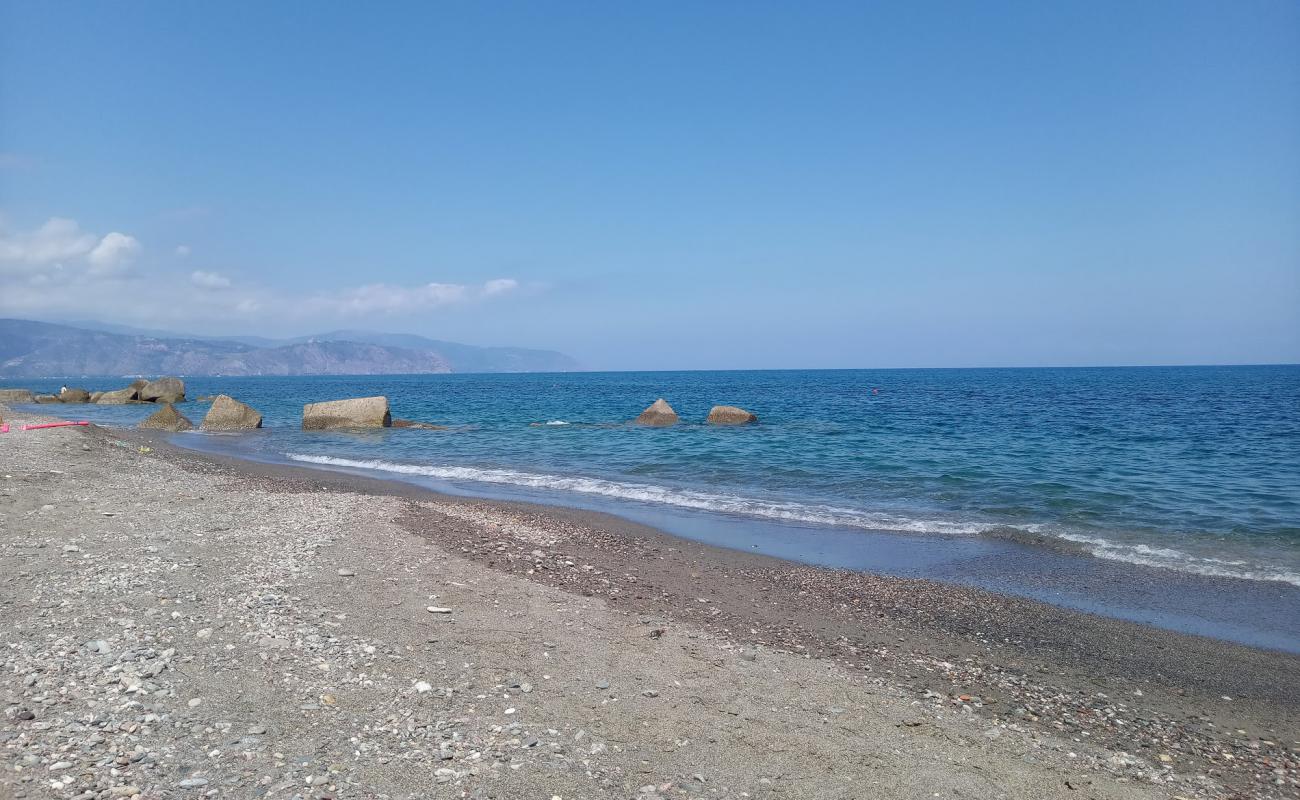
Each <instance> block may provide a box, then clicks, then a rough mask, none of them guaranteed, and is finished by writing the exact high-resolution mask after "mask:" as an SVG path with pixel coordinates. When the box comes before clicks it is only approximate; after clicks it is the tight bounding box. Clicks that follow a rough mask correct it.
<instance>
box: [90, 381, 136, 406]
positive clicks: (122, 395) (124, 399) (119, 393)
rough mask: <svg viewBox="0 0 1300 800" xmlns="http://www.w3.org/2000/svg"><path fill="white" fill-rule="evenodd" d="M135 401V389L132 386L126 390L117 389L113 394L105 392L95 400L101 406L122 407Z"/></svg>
mask: <svg viewBox="0 0 1300 800" xmlns="http://www.w3.org/2000/svg"><path fill="white" fill-rule="evenodd" d="M134 400H135V389H132V388H131V387H130V386H128V387H126V388H125V389H117V390H115V391H112V392H104V393H102V394H101V395H100V396H99V397H97V398H95V402H96V403H98V404H99V405H101V406H121V405H126V404H127V403H130V402H133V401H134Z"/></svg>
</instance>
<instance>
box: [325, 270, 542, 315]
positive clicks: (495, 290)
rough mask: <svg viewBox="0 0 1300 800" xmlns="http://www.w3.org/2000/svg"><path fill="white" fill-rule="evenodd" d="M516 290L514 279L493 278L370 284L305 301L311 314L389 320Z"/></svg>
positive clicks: (516, 284) (516, 285) (517, 282)
mask: <svg viewBox="0 0 1300 800" xmlns="http://www.w3.org/2000/svg"><path fill="white" fill-rule="evenodd" d="M518 286H519V281H517V280H515V279H514V278H495V279H493V280H490V281H487V282H486V283H484V284H483V285H481V286H466V285H465V284H461V283H426V284H424V285H422V286H394V285H392V284H388V283H371V284H367V285H365V286H358V287H355V288H352V289H344V290H343V291H339V292H333V293H327V294H319V295H316V296H315V297H313V298H311V299H310V300H308V301H307V307H308V308H309V309H310V310H312V311H317V312H326V313H334V314H339V315H343V316H365V315H368V314H382V315H386V316H392V315H397V314H410V313H414V312H417V311H424V310H427V309H430V308H438V307H440V306H447V305H452V304H456V303H465V302H470V301H472V300H476V299H479V298H487V297H492V296H495V295H500V294H503V293H505V292H509V291H511V290H513V289H516V288H518Z"/></svg>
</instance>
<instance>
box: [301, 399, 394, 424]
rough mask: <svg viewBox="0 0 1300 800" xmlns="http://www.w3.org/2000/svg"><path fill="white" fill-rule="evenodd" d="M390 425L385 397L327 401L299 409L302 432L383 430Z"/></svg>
mask: <svg viewBox="0 0 1300 800" xmlns="http://www.w3.org/2000/svg"><path fill="white" fill-rule="evenodd" d="M392 424H393V415H392V414H390V413H389V412H388V398H387V397H355V398H352V399H351V400H327V401H325V402H323V403H308V404H307V405H305V406H303V407H302V429H303V430H305V431H323V430H329V429H331V428H387V427H390V426H392Z"/></svg>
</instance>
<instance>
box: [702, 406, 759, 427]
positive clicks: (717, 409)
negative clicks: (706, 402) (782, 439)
mask: <svg viewBox="0 0 1300 800" xmlns="http://www.w3.org/2000/svg"><path fill="white" fill-rule="evenodd" d="M750 422H758V415H757V414H754V413H752V412H749V411H746V410H745V409H743V408H737V407H736V406H714V407H713V408H712V409H710V410H709V424H710V425H746V424H748V423H750Z"/></svg>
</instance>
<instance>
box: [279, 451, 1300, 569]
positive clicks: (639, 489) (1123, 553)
mask: <svg viewBox="0 0 1300 800" xmlns="http://www.w3.org/2000/svg"><path fill="white" fill-rule="evenodd" d="M286 455H287V456H288V457H289V458H290V459H292V460H294V461H301V462H305V463H308V464H321V465H325V466H335V467H348V468H351V469H367V470H376V471H380V472H391V473H396V474H399V475H419V476H423V477H429V478H439V479H442V480H451V481H477V482H481V483H495V484H506V485H510V486H524V487H528V488H535V489H551V490H555V489H558V490H560V491H567V492H576V493H579V494H588V495H598V496H601V497H613V498H619V499H622V500H636V501H640V502H643V503H657V504H660V505H668V506H675V507H678V508H690V509H697V510H701V511H715V512H721V513H725V514H736V515H739V516H750V517H760V518H763V519H774V520H781V521H785V522H801V523H810V524H814V525H836V526H841V527H850V528H860V529H863V530H875V531H903V532H907V533H922V534H937V535H978V534H981V533H986V532H988V531H992V530H996V529H999V528H1005V527H1006V526H1004V525H998V524H993V523H978V522H951V521H947V520H934V519H930V520H926V519H915V518H912V517H902V516H897V515H894V514H886V513H873V512H866V511H857V510H854V509H849V508H840V507H836V506H828V505H809V504H804V503H788V502H786V503H783V502H777V501H772V500H759V499H756V498H749V497H737V496H734V495H725V494H714V493H711V492H699V491H693V490H690V489H668V488H665V487H662V486H652V485H649V484H640V483H621V482H618V481H609V480H604V479H601V478H587V477H566V476H562V475H547V474H539V473H530V472H518V471H515V470H506V469H480V468H477V467H456V466H432V465H426V464H399V463H395V462H391V461H381V460H378V459H351V458H336V457H334V456H313V455H302V454H298V453H287V454H286ZM1020 527H1021V528H1023V529H1025V530H1029V531H1031V532H1039V533H1046V534H1049V535H1052V536H1056V537H1058V538H1061V539H1066V540H1068V541H1072V542H1077V543H1079V544H1082V545H1084V546H1085V548H1086V549H1087V550H1088V552H1089V553H1091V554H1092V555H1093V556H1096V557H1097V558H1105V559H1110V560H1112V561H1124V562H1127V563H1130V564H1138V565H1141V566H1148V567H1164V568H1166V569H1174V570H1179V571H1181V572H1192V573H1197V574H1200V575H1212V576H1217V577H1224V578H1243V579H1246V580H1256V581H1280V582H1282V583H1289V584H1291V585H1293V586H1300V573H1296V572H1293V571H1290V570H1286V569H1277V568H1271V567H1268V566H1265V565H1260V564H1251V563H1250V562H1248V561H1244V560H1235V559H1234V560H1229V559H1222V558H1212V557H1202V556H1195V555H1192V554H1189V553H1185V552H1183V551H1181V550H1175V549H1173V548H1168V547H1152V546H1150V545H1145V544H1122V543H1118V542H1113V541H1110V540H1108V539H1103V538H1100V537H1095V536H1084V535H1081V534H1074V533H1065V532H1060V531H1050V530H1048V529H1047V528H1046V527H1045V526H1038V525H1023V526H1020Z"/></svg>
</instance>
